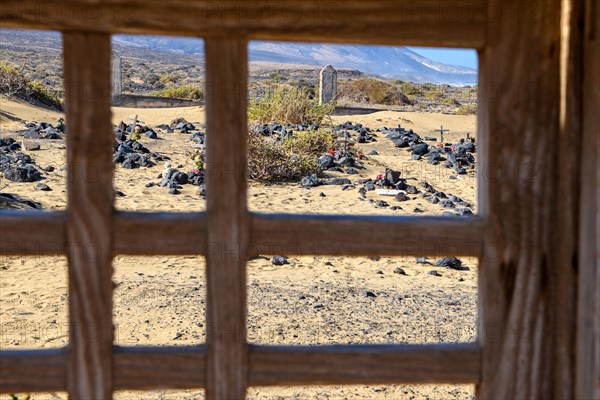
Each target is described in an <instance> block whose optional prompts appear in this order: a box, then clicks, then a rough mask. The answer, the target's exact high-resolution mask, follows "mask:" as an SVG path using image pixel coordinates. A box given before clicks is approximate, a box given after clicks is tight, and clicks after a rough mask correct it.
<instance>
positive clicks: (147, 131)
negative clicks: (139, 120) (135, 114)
mask: <svg viewBox="0 0 600 400" xmlns="http://www.w3.org/2000/svg"><path fill="white" fill-rule="evenodd" d="M136 127H137V129H138V132H139V133H140V135H145V136H146V137H147V138H148V139H158V134H157V133H156V132H155V131H154V130H153V129H152V128H150V127H149V126H146V125H140V124H137V125H133V124H131V125H126V124H125V123H124V122H123V121H121V123H120V124H119V125H117V126H116V127H115V135H116V137H117V139H118V140H120V141H125V140H127V134H128V133H132V132H133V131H134V130H135V129H136Z"/></svg>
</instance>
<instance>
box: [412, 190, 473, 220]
mask: <svg viewBox="0 0 600 400" xmlns="http://www.w3.org/2000/svg"><path fill="white" fill-rule="evenodd" d="M421 186H422V187H423V189H422V191H423V193H424V196H425V199H426V200H427V201H429V202H430V203H432V204H439V205H440V206H441V207H442V208H447V209H451V210H453V212H449V213H444V215H460V216H467V215H473V211H472V209H471V204H470V203H468V202H466V201H464V200H463V199H461V198H460V197H458V196H455V195H452V194H449V193H448V194H447V193H444V192H442V191H440V190H437V189H435V188H434V187H433V186H432V185H431V184H430V183H428V182H422V183H421Z"/></svg>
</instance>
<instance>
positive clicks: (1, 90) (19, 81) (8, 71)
mask: <svg viewBox="0 0 600 400" xmlns="http://www.w3.org/2000/svg"><path fill="white" fill-rule="evenodd" d="M0 94H2V95H4V96H7V97H12V96H16V97H19V98H22V99H25V100H37V101H39V102H41V103H44V104H46V105H49V106H51V107H54V108H58V109H62V101H61V98H60V97H59V96H58V94H57V93H55V92H53V91H52V90H51V89H49V88H48V87H47V86H46V85H45V84H44V82H42V81H29V80H28V79H27V78H26V77H25V74H24V73H23V69H22V68H21V69H19V68H17V67H16V66H15V65H13V64H11V63H9V62H6V61H0Z"/></svg>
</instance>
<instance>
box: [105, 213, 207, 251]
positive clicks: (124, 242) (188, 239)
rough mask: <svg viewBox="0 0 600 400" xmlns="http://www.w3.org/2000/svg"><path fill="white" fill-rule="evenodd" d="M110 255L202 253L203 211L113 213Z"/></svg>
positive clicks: (204, 222)
mask: <svg viewBox="0 0 600 400" xmlns="http://www.w3.org/2000/svg"><path fill="white" fill-rule="evenodd" d="M114 229H115V232H114V237H115V244H114V249H113V252H114V254H115V255H116V254H127V255H147V256H155V255H181V254H205V253H206V248H207V243H206V242H207V238H206V217H205V214H204V213H166V212H165V213H141V212H117V214H116V215H115V219H114Z"/></svg>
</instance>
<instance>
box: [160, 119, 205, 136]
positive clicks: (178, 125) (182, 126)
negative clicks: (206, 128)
mask: <svg viewBox="0 0 600 400" xmlns="http://www.w3.org/2000/svg"><path fill="white" fill-rule="evenodd" d="M165 127H166V129H165V130H166V131H167V133H173V132H174V131H175V130H178V131H179V133H190V132H191V131H195V130H196V127H195V126H194V124H192V123H190V122H188V121H186V119H185V118H183V117H179V118H175V119H174V120H172V121H171V123H170V124H169V126H166V125H159V126H158V127H157V128H161V129H163V128H165Z"/></svg>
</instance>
